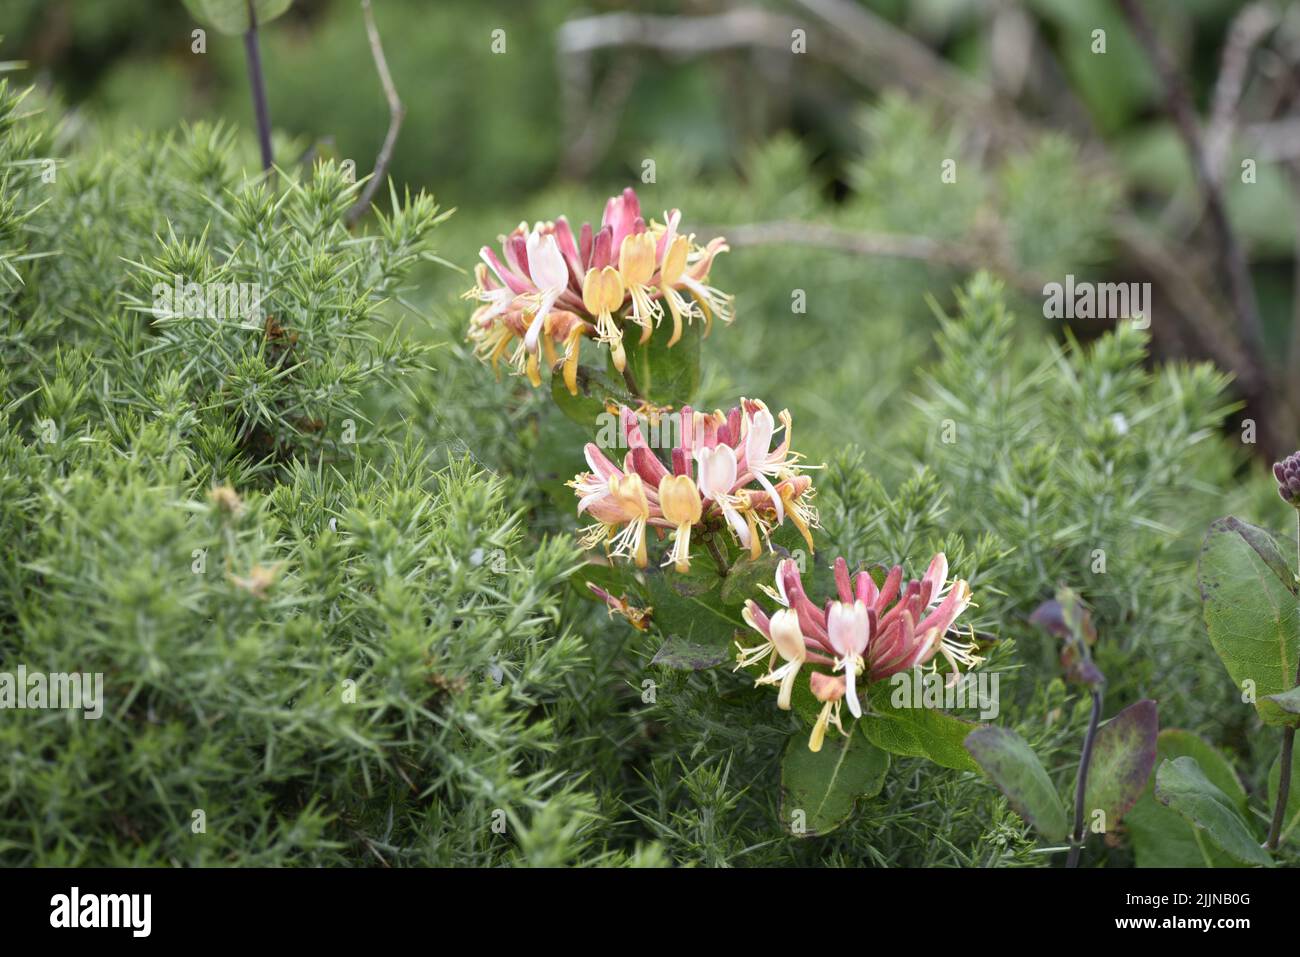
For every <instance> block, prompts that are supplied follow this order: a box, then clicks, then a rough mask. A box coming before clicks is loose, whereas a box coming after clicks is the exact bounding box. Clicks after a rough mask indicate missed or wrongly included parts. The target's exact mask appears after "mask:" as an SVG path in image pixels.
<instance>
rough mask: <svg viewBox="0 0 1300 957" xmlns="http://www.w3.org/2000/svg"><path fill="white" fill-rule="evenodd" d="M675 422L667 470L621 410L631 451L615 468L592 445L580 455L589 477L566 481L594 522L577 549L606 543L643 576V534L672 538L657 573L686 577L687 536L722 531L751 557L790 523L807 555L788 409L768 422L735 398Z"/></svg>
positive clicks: (807, 503) (761, 407) (803, 478)
mask: <svg viewBox="0 0 1300 957" xmlns="http://www.w3.org/2000/svg"><path fill="white" fill-rule="evenodd" d="M675 414H676V415H678V416H679V419H678V424H679V426H680V428H679V429H678V434H677V437H676V442H677V444H676V445H675V446H674V447H673V448H672V450H671V453H670V455H669V457H668V458H669V461H668V463H667V464H665V463H664V462H662V461H660V459H659V457H658V456H657V455H656V454H655V453H654V451H653V450H651V448H650V447H649V445H648V444H647V443H646V439H645V435H644V434H643V432H642V431H641V422H640V419H639V418H638V417H637V415H636V413H635V412H633V411H632V410H631V409H629V408H627V407H620V408H619V423H620V427H621V429H622V433H623V437H624V439H625V440H626V445H627V449H628V451H627V454H626V456H624V459H623V465H622V468H620V467H619V466H618V465H616V464H615V463H614V462H613V461H611V460H610V458H609V457H608V456H607V455H606V454H605V453H604V452H603V451H602V450H601V448H600V446H598V445H596V443H594V442H588V443H587V445H586V446H585V447H584V449H583V452H584V454H585V455H586V459H587V465H588V467H589V468H590V469H591V471H589V472H583V473H580V474H579V475H577V476H576V477H575V478H574V479H573V480H572V481H571V482H569V485H570V487H571V488H573V490H574V492H575V493H576V494H577V496H578V514H579V515H590V516H591V517H592V518H594V519H595V520H596V522H595V524H594V525H591V526H590V527H589V528H588V529H587V531H586V534H585V536H584V538H583V545H584V546H586V547H588V548H594V547H595V546H597V545H599V544H602V543H604V544H605V546H606V549H607V550H608V551H609V552H610V553H611V554H612V555H614V556H616V557H626V558H631V559H632V560H633V561H634V562H635V563H636V564H637V566H638V567H640V568H644V567H645V566H646V565H647V564H648V562H649V558H648V553H647V547H646V536H647V533H648V532H649V530H650V529H654V530H655V531H656V533H657V534H658V535H659V536H661V537H662V536H664V535H666V534H669V533H671V535H672V537H673V545H672V548H671V549H670V550H669V552H668V556H667V558H666V559H665V560H664V562H663V564H664V565H672V566H673V567H674V568H676V570H677V571H679V572H685V571H688V570H689V568H690V562H691V535H692V530H693V529H699V528H702V529H705V530H708V531H710V532H712V531H713V530H714V529H718V528H721V527H723V526H725V527H726V528H728V529H730V534H731V535H733V536H734V537H735V539H736V541H737V542H739V544H740V546H741V547H742V548H747V549H749V552H750V555H751V556H752V557H755V558H757V557H758V556H759V555H761V554H762V548H763V543H764V541H765V540H767V538H768V537H769V535H770V534H771V531H772V530H773V529H774V528H776V527H777V526H780V525H781V524H782V523H783V522H784V521H785V520H786V519H787V518H788V519H789V520H790V521H791V523H792V524H794V526H795V527H796V528H798V530H799V532H800V534H802V535H803V537H804V540H805V541H806V542H807V544H808V549H809V551H812V550H813V540H812V533H811V531H810V529H811V528H813V527H816V525H817V511H816V509H815V507H814V506H813V505H812V502H811V499H812V497H813V489H812V480H811V479H810V478H809V477H808V476H807V475H803V474H800V465H799V460H800V459H801V458H802V456H800V455H799V453H797V452H794V451H793V450H792V449H791V447H790V437H791V419H790V413H789V411H788V410H782V411H781V412H780V413H779V415H777V416H776V417H773V415H772V413H771V412H770V411H769V410H768V408H767V406H766V405H765V404H764V403H763V402H761V401H759V400H758V399H741V400H740V404H739V405H738V406H736V407H735V408H733V409H731V411H730V412H726V413H724V412H722V411H720V410H719V411H715V412H713V413H712V414H707V413H703V412H697V411H694V410H693V409H691V408H690V407H689V406H685V407H683V408H682V410H681V411H680V412H678V413H675ZM778 420H779V421H780V423H781V424H780V426H779V427H778V426H777V421H778ZM781 432H783V433H784V434H781V435H779V436H778V433H781ZM774 442H775V447H774V445H773V443H774Z"/></svg>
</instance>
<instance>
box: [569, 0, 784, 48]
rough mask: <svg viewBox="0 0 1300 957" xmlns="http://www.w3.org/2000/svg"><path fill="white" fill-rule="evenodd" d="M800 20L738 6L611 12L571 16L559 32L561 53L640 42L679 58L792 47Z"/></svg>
mask: <svg viewBox="0 0 1300 957" xmlns="http://www.w3.org/2000/svg"><path fill="white" fill-rule="evenodd" d="M798 25H799V24H798V23H797V22H796V21H794V20H791V19H790V18H789V17H783V16H780V15H778V14H774V13H769V12H768V11H766V10H759V9H756V8H737V9H734V10H728V11H727V12H726V13H720V14H715V15H712V16H700V17H674V16H659V15H651V14H644V15H643V14H635V13H607V14H601V15H598V16H592V17H582V18H580V19H577V20H569V21H568V22H566V23H564V24H563V25H561V26H560V29H559V30H558V32H557V33H556V47H557V49H558V52H559V55H560V56H561V57H566V56H574V55H586V54H590V53H592V52H593V51H595V50H600V49H605V48H607V47H639V48H641V49H645V50H654V51H655V52H657V53H663V54H665V55H668V56H672V57H674V58H677V59H686V58H690V57H695V56H700V55H701V54H705V53H717V52H719V51H721V50H734V49H739V48H744V47H753V46H760V47H771V48H773V49H786V50H788V49H789V45H790V32H791V30H793V29H794V28H795V27H797V26H798Z"/></svg>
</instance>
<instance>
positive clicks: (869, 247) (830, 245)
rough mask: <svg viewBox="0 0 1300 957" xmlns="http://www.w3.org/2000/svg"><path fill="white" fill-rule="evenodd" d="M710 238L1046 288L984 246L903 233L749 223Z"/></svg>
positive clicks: (1024, 287)
mask: <svg viewBox="0 0 1300 957" xmlns="http://www.w3.org/2000/svg"><path fill="white" fill-rule="evenodd" d="M702 232H703V233H705V234H713V235H722V236H725V237H726V239H727V243H728V244H729V245H731V246H732V247H734V248H737V249H739V248H741V247H752V246H771V245H796V246H817V247H820V248H822V249H834V250H838V251H840V252H845V253H851V254H853V255H856V256H868V257H875V256H880V257H885V258H888V259H913V260H917V261H920V262H927V263H932V264H934V265H939V266H948V267H952V268H956V269H966V270H974V269H991V270H993V271H995V272H997V273H1000V274H1001V275H1003V276H1005V277H1006V278H1007V279H1009V280H1010V281H1011V282H1012V283H1013V284H1014V285H1016V286H1017V287H1019V288H1020V289H1022V290H1026V291H1031V292H1033V293H1034V294H1041V293H1042V290H1043V283H1042V281H1041V280H1040V279H1038V278H1037V277H1034V276H1030V275H1027V274H1025V273H1023V272H1022V271H1020V270H1019V269H1017V268H1016V267H1014V266H1012V265H1010V264H1008V263H1006V262H1005V261H1003V260H1002V259H1001V258H1000V257H995V256H989V255H987V254H983V253H979V252H972V251H971V250H972V249H980V248H985V244H981V243H974V242H971V243H962V244H958V243H953V242H945V241H942V240H938V239H932V238H930V237H929V236H912V235H905V234H898V233H868V232H860V231H857V230H849V229H843V228H841V227H838V226H828V225H825V224H822V223H803V222H796V221H791V220H784V221H775V222H769V223H746V224H743V225H736V226H725V227H717V228H712V227H706V228H704V229H703V230H702Z"/></svg>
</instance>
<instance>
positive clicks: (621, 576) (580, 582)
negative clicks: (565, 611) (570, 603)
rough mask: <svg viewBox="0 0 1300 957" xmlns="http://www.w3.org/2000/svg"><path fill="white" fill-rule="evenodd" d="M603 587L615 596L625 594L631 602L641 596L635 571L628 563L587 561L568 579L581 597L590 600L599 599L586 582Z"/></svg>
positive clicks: (618, 596) (634, 601) (635, 601)
mask: <svg viewBox="0 0 1300 957" xmlns="http://www.w3.org/2000/svg"><path fill="white" fill-rule="evenodd" d="M588 582H590V583H591V584H593V585H598V586H599V587H601V588H603V589H605V591H607V592H609V593H610V594H611V595H613V596H614V597H615V598H620V597H622V596H624V595H626V596H627V597H628V598H629V599H631V600H632V601H633V603H634V604H635V603H637V600H638V599H640V598H641V592H642V589H641V585H640V583H639V582H638V581H637V580H636V573H635V572H634V571H633V570H632V567H631V566H630V565H624V564H622V563H611V564H609V565H598V564H596V563H595V562H588V563H587V564H586V565H584V566H582V570H581V571H579V572H578V573H577V574H575V575H574V576H573V577H572V578H571V579H569V583H570V586H571V587H572V588H573V589H574V590H575V591H576V592H577V593H578V594H579V595H581V596H582V597H584V598H589V599H591V600H592V601H601V599H600V598H599V597H597V595H596V594H595V593H594V592H592V590H591V589H590V588H588V587H587V583H588Z"/></svg>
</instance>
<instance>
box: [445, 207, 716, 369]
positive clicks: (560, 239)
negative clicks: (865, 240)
mask: <svg viewBox="0 0 1300 957" xmlns="http://www.w3.org/2000/svg"><path fill="white" fill-rule="evenodd" d="M680 222H681V211H680V210H676V209H674V210H672V211H670V212H667V213H665V214H664V222H662V223H659V222H655V221H651V222H649V223H647V222H646V220H645V218H644V217H643V216H642V215H641V204H640V201H639V200H638V199H637V196H636V193H635V192H634V191H633V190H632V189H625V190H624V191H623V195H622V196H614V197H611V198H610V199H609V201H608V202H607V203H606V204H605V214H604V216H603V217H602V219H601V221H600V227H599V228H598V229H593V228H592V226H591V224H590V223H583V225H582V228H581V229H579V230H578V234H577V236H576V237H575V236H574V233H573V230H572V229H571V228H570V226H569V223H568V220H566V219H565V218H564V217H563V216H561V217H560V218H559V219H557V220H556V221H554V222H539V223H535V224H534V225H533V227H532V228H531V229H530V228H529V227H528V224H527V223H520V224H519V226H517V227H516V228H515V230H514V231H513V232H512V233H511V234H510V235H509V236H502V237H500V242H501V256H498V255H497V253H496V251H495V250H494V249H493V248H492V247H491V246H484V247H483V248H482V249H481V250H480V251H479V256H480V257H481V258H482V260H483V262H482V263H480V264H479V266H478V267H477V268H476V270H475V274H474V278H475V283H474V288H473V289H471V290H469V291H468V292H466V293H465V298H467V299H475V300H477V301H478V302H480V303H481V305H480V306H479V307H478V308H477V309H476V310H475V311H474V315H473V317H472V318H471V319H470V324H469V339H470V341H472V342H473V343H474V352H475V354H476V355H477V356H478V357H479V358H480V359H482V360H484V361H486V362H490V363H491V364H492V367H493V368H494V369H499V368H500V366H499V363H500V361H501V358H502V357H503V356H505V355H506V354H507V353H509V363H510V365H511V366H512V367H513V368H514V370H515V372H517V373H519V374H522V375H526V376H527V377H528V379H529V381H530V382H531V383H532V384H533V385H534V386H537V385H540V384H541V372H540V365H541V360H540V355H541V353H543V352H544V353H545V355H546V360H547V362H548V363H549V364H550V365H551V367H552V368H554V367H555V366H556V365H557V364H559V363H561V362H562V363H563V365H562V370H561V374H562V375H563V376H564V384H565V386H566V387H567V388H568V390H569V392H570V394H572V395H577V392H578V386H577V371H578V356H579V349H580V346H581V343H582V339H583V337H584V336H586V337H588V338H593V339H595V340H596V341H597V342H601V343H604V344H605V345H607V346H608V347H609V348H610V350H611V352H612V354H613V358H614V365H615V367H616V368H617V369H618V371H619V372H622V371H623V369H624V367H625V365H626V362H627V357H626V352H625V350H624V347H623V334H624V326H625V324H626V323H631V324H633V325H636V326H639V327H640V330H641V331H640V341H641V342H645V341H647V340H648V339H649V338H650V336H651V335H652V333H653V332H654V330H655V328H656V327H658V325H659V324H660V323H661V322H662V321H663V318H664V314H665V305H666V307H667V309H666V312H667V314H668V315H669V316H670V317H671V319H672V335H671V337H670V338H669V340H668V345H669V346H672V345H674V344H675V343H676V342H677V340H678V339H680V338H681V335H682V324H683V322H686V323H689V322H691V321H693V320H694V319H697V318H698V319H702V320H703V321H704V322H705V332H706V333H707V331H708V329H709V327H710V325H711V324H712V321H713V319H714V317H715V316H716V317H717V318H720V319H722V320H723V321H724V322H731V320H732V318H733V314H732V310H731V297H730V296H728V295H726V294H725V293H722V292H720V291H718V290H717V289H715V288H714V287H713V286H710V285H709V270H710V269H711V268H712V266H713V259H714V257H715V256H717V255H718V253H721V252H726V251H727V248H728V247H727V244H726V240H724V239H722V238H720V237H719V238H716V239H713V240H710V241H709V242H708V243H707V244H706V245H705V246H703V247H701V246H698V245H696V243H695V241H694V240H695V237H694V234H689V235H687V234H682V233H680V232H679V231H678V228H679V224H680ZM559 350H563V353H562V355H561V353H560V351H559Z"/></svg>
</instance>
